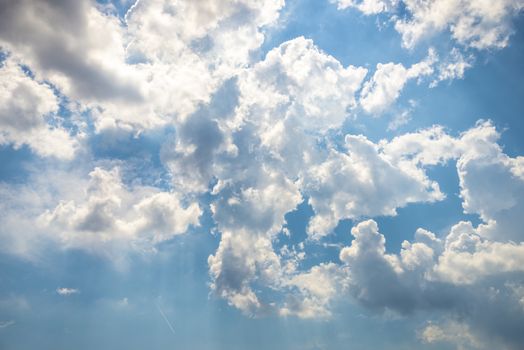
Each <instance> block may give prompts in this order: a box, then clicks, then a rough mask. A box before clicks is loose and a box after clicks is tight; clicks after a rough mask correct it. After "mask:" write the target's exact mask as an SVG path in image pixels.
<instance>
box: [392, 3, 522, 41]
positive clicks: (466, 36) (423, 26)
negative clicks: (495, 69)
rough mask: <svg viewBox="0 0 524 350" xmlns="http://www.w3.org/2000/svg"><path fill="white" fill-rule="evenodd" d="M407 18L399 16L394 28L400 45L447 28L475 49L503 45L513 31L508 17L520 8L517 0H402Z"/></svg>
mask: <svg viewBox="0 0 524 350" xmlns="http://www.w3.org/2000/svg"><path fill="white" fill-rule="evenodd" d="M403 2H404V4H405V6H406V9H407V10H408V11H409V12H410V14H411V16H410V18H409V19H398V20H397V21H396V22H395V28H396V29H397V30H398V31H399V33H400V34H401V35H402V40H403V45H404V46H406V47H413V46H414V45H415V44H416V43H417V42H418V41H420V40H422V39H423V38H425V37H428V36H432V35H435V34H436V33H439V32H442V31H445V30H449V31H450V33H451V36H452V38H453V39H455V40H456V41H457V42H458V43H460V44H462V45H465V46H470V47H473V48H477V49H489V48H503V47H505V46H506V45H507V44H508V39H509V36H510V34H511V33H512V25H511V20H512V18H513V17H515V16H516V15H517V14H518V13H519V12H520V11H521V10H522V8H523V6H524V4H523V3H522V1H520V0H502V1H496V2H488V1H483V0H454V1H447V0H436V1H421V0H404V1H403Z"/></svg>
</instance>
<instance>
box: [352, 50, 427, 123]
mask: <svg viewBox="0 0 524 350" xmlns="http://www.w3.org/2000/svg"><path fill="white" fill-rule="evenodd" d="M436 60H437V57H436V55H435V52H434V51H433V50H430V51H429V53H428V57H427V58H426V59H424V60H423V61H420V62H418V63H416V64H414V65H412V66H411V67H409V68H406V67H404V66H403V65H402V64H400V63H396V64H395V63H385V64H383V63H379V64H377V69H376V70H375V73H374V74H373V76H372V77H371V79H370V80H368V81H366V83H365V84H364V86H363V88H362V92H361V93H360V100H359V102H360V105H361V106H362V108H363V109H364V111H366V112H367V113H370V114H380V113H383V112H384V111H385V110H386V109H387V108H388V107H389V106H390V105H391V104H392V103H393V102H395V101H396V100H397V98H398V97H399V95H400V92H401V91H402V89H403V88H404V85H405V84H406V83H407V82H408V81H409V80H410V79H420V78H422V77H424V76H429V75H431V74H433V72H434V67H433V65H434V63H435V61H436Z"/></svg>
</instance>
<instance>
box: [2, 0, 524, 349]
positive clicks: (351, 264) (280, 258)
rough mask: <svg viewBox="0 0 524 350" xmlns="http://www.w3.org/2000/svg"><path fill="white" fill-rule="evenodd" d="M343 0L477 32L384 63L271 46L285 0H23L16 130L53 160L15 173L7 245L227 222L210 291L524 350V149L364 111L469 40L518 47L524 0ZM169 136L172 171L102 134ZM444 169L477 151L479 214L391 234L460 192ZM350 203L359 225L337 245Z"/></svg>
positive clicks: (482, 129) (122, 253)
mask: <svg viewBox="0 0 524 350" xmlns="http://www.w3.org/2000/svg"><path fill="white" fill-rule="evenodd" d="M332 2H335V1H332ZM336 3H337V5H338V8H339V9H341V10H342V9H346V8H350V7H354V8H357V9H358V10H360V11H361V12H363V13H364V14H366V15H371V14H379V13H381V14H386V15H387V16H390V15H391V16H392V17H391V18H392V21H393V22H394V26H395V29H396V30H397V31H398V32H399V33H400V34H401V37H402V45H403V46H404V47H406V48H409V49H412V48H413V47H414V46H415V45H416V44H418V43H419V42H421V41H422V40H424V39H425V38H429V37H431V36H434V35H437V34H439V33H441V32H445V31H449V34H450V35H451V37H452V38H453V40H454V44H453V45H451V46H456V47H453V48H451V49H450V52H449V53H447V54H445V55H441V57H440V56H439V55H437V52H436V49H433V48H430V49H429V50H428V53H427V55H426V54H424V55H426V56H425V57H424V58H422V59H420V58H418V59H416V60H414V62H416V63H414V64H411V65H409V64H405V63H402V62H388V61H386V62H381V63H378V64H377V65H376V67H375V68H374V69H369V68H365V67H363V66H354V65H351V64H343V63H341V61H339V59H337V58H336V57H334V56H333V55H330V54H329V53H328V52H326V51H324V50H322V49H321V48H319V47H318V46H317V45H316V44H315V42H314V41H313V40H312V39H308V38H306V37H304V36H298V37H296V38H294V39H291V40H287V41H284V42H281V43H277V45H276V46H275V47H270V48H265V47H264V44H267V43H268V42H269V41H266V40H267V39H268V38H269V36H268V31H267V30H268V28H269V27H271V26H277V25H282V23H281V22H279V16H280V11H281V10H282V9H283V8H284V6H285V3H284V1H282V0H228V1H219V2H217V1H211V0H209V1H207V0H202V1H167V0H150V1H136V2H135V3H134V5H132V6H131V8H130V9H129V11H128V12H127V13H126V15H125V16H124V17H123V18H119V17H117V16H116V15H115V14H114V13H112V12H111V11H109V10H108V8H107V7H104V6H102V5H100V4H97V3H95V2H92V1H88V0H82V1H79V2H77V3H75V5H71V3H70V2H68V1H51V0H43V1H38V2H35V1H29V0H23V1H3V2H2V3H1V6H0V7H1V8H2V11H0V47H1V50H2V53H5V58H3V60H2V63H1V66H0V144H1V145H2V146H5V147H12V148H13V149H15V150H17V149H19V148H20V147H23V146H26V147H28V148H29V149H30V150H31V151H32V153H33V154H34V155H36V156H37V157H36V158H38V161H41V162H42V163H39V164H38V166H35V167H34V168H31V169H30V170H28V171H27V172H28V175H27V177H28V179H27V181H21V182H16V183H14V182H9V181H2V182H0V222H1V225H0V243H1V244H0V247H1V250H2V252H3V253H11V254H15V255H18V256H23V257H25V258H29V259H31V258H33V257H35V256H38V255H39V254H45V253H42V252H45V251H46V248H48V247H50V246H52V247H53V248H58V250H60V249H64V250H83V251H87V252H90V253H92V254H95V255H102V256H104V257H106V258H108V259H110V260H116V261H118V260H119V259H123V258H122V257H126V256H127V255H132V254H137V253H138V254H150V253H154V252H156V251H157V249H158V247H159V246H160V245H161V244H162V242H166V241H169V240H172V239H173V238H174V237H175V236H178V235H183V234H186V233H188V232H191V230H192V228H194V227H196V226H199V225H200V223H201V221H204V220H202V219H206V222H210V223H209V224H207V225H208V226H206V229H208V230H209V231H213V232H214V233H216V234H217V235H218V237H219V240H220V241H219V243H218V247H217V248H216V251H214V252H212V253H211V254H210V255H209V256H208V259H207V265H208V268H209V271H208V273H209V286H210V289H211V291H212V292H213V295H215V296H218V297H220V298H223V299H225V300H226V301H227V303H228V304H229V305H231V306H233V307H235V308H237V309H239V310H240V311H241V312H243V313H245V314H247V315H250V316H263V315H267V314H273V315H280V316H282V317H299V318H328V317H330V316H332V315H333V313H334V310H333V305H334V304H335V303H336V302H340V301H341V300H351V302H356V303H359V304H361V305H363V306H364V307H367V308H368V309H370V310H372V312H378V313H382V312H393V313H395V314H397V315H400V316H401V317H409V315H412V314H414V313H425V315H428V316H427V319H428V320H431V322H429V323H426V324H424V325H423V326H421V327H423V328H421V330H420V332H419V338H420V339H421V341H423V342H426V343H435V342H440V341H443V342H451V343H455V344H458V346H463V347H473V348H482V347H487V346H503V347H505V348H507V349H517V348H518V344H522V342H523V341H524V339H523V338H522V334H524V331H523V330H522V326H521V325H522V324H524V322H523V321H524V308H523V305H524V302H523V300H524V288H523V287H522V285H523V282H522V281H523V278H524V270H523V266H524V259H523V257H524V237H523V234H522V230H521V228H520V214H521V213H522V212H524V204H523V199H524V157H521V156H510V155H508V154H506V153H505V152H504V149H503V147H502V146H501V145H500V141H499V139H500V133H499V131H497V129H496V128H495V126H494V125H493V123H492V122H490V121H482V120H481V121H479V122H478V123H477V124H476V125H475V126H473V127H472V128H471V129H469V130H466V131H464V132H462V133H460V134H453V133H451V132H450V131H449V130H447V129H446V128H445V127H443V126H440V125H433V126H429V127H425V128H422V129H418V130H413V129H411V131H410V132H408V133H404V134H400V133H398V132H396V131H395V130H396V128H397V127H398V126H399V125H400V124H402V123H404V124H406V123H408V119H409V118H408V117H407V116H403V117H402V118H404V119H399V120H398V121H397V122H396V124H395V123H393V122H392V123H390V125H391V127H390V128H389V129H388V130H387V131H389V132H392V133H391V135H393V136H391V137H389V136H388V137H387V138H383V139H380V138H378V137H376V135H367V136H366V135H363V134H362V133H365V131H368V130H366V129H365V128H363V131H362V133H358V132H355V131H354V130H355V128H357V127H358V125H359V123H364V124H365V123H366V122H367V121H368V120H370V117H372V116H375V117H376V116H380V115H382V114H386V113H387V111H388V110H389V109H392V108H394V106H395V103H396V101H397V100H398V99H399V97H400V95H401V93H402V91H403V89H404V88H405V87H406V85H407V84H408V83H409V82H412V81H415V82H416V83H417V84H420V85H419V86H422V85H424V84H422V82H426V83H427V84H426V85H428V86H429V87H433V86H435V85H437V84H438V83H439V82H441V81H444V80H453V79H460V78H463V77H464V74H465V71H466V70H467V69H468V68H469V67H471V66H472V65H473V63H474V56H473V55H471V54H470V52H471V51H468V50H471V49H479V50H480V49H494V48H498V49H500V48H503V47H505V46H507V43H508V40H509V37H510V34H511V32H512V26H511V20H512V18H514V16H516V14H517V13H519V11H520V10H521V9H522V6H523V5H522V3H521V2H520V1H513V0H504V1H500V2H497V4H487V3H486V2H483V1H477V0H475V1H473V0H468V1H466V0H460V1H459V0H457V1H441V0H437V1H411V0H410V1H408V0H406V1H402V3H403V6H404V7H405V11H406V13H407V14H408V15H407V16H398V14H397V12H396V11H397V9H398V6H399V3H400V2H399V1H385V0H384V1H383V0H365V1H351V0H339V1H337V2H336ZM273 29H275V27H273ZM457 47H458V48H457ZM2 57H3V56H2ZM349 61H351V57H349ZM424 88H426V86H424ZM410 104H411V106H412V107H413V109H415V106H416V101H413V102H410ZM374 120H376V118H375V119H374ZM384 129H385V128H384ZM147 133H150V134H148V135H154V136H155V137H154V138H155V140H154V142H153V143H154V147H151V148H153V149H154V150H153V151H151V150H148V152H149V153H154V154H153V155H152V156H151V158H152V159H153V160H151V159H147V161H148V163H147V164H150V163H152V162H156V163H158V164H156V163H155V166H156V167H157V168H158V169H155V171H153V170H151V171H149V169H147V170H148V171H143V169H141V168H140V166H141V165H142V164H138V165H137V164H136V163H139V162H142V161H145V160H146V159H145V158H144V157H143V155H142V154H141V153H140V152H135V151H134V149H131V150H126V151H128V154H131V156H130V157H134V158H133V161H131V160H130V159H129V158H126V156H121V155H120V154H113V155H109V156H104V155H100V154H99V153H97V152H96V149H95V148H96V147H94V146H93V145H94V144H96V142H97V141H98V140H104V138H111V137H113V136H114V135H120V134H126V135H131V136H130V139H131V140H130V141H129V142H130V143H133V142H138V141H137V140H140V137H141V136H142V135H144V134H147ZM157 135H161V136H158V137H156V136H157ZM111 141H112V143H113V144H115V143H119V140H118V139H117V140H111ZM97 146H100V147H102V148H103V147H105V145H97ZM126 147H127V144H126V145H122V148H126ZM109 153H110V152H109ZM115 153H116V152H115ZM135 153H137V154H135ZM139 153H140V154H139ZM146 153H147V152H146ZM149 153H148V154H149ZM141 157H142V158H141ZM48 158H51V159H48ZM136 159H138V161H137V160H136ZM41 164H43V165H41ZM439 166H449V167H450V168H453V167H454V166H456V174H457V177H458V182H459V183H458V186H459V189H460V194H459V196H460V199H461V201H462V207H463V210H464V213H465V214H470V215H474V216H477V217H478V220H479V223H478V224H477V223H472V222H470V221H466V220H464V221H459V222H453V223H450V229H449V230H447V232H445V233H444V234H436V233H432V232H430V231H428V230H426V229H425V228H424V227H421V228H419V229H418V230H416V232H415V233H414V238H413V239H412V240H406V241H404V242H403V243H402V246H401V249H400V252H398V253H393V252H389V251H388V250H387V249H386V237H385V236H384V234H382V233H381V231H380V229H379V226H378V224H377V221H378V219H377V217H383V216H390V217H393V216H396V215H397V212H398V210H399V209H400V208H405V207H407V206H409V205H413V204H419V205H422V204H430V203H435V202H438V201H442V200H444V199H445V198H446V196H449V195H453V194H449V193H444V192H443V191H442V190H441V186H440V184H439V182H438V181H437V180H436V179H434V178H432V175H434V174H433V173H432V172H431V170H432V169H434V168H435V167H439ZM157 171H158V172H162V174H163V175H164V178H162V179H160V178H158V177H159V176H158V174H157V173H156V172H157ZM144 173H145V174H144ZM165 179H167V180H165ZM164 180H165V181H164ZM301 204H303V206H304V207H307V208H308V209H309V210H310V211H311V216H310V217H306V216H304V218H303V219H302V220H303V221H308V222H307V225H305V226H306V232H305V233H304V236H307V237H305V238H304V239H303V240H302V241H300V239H301V238H298V237H295V236H294V234H295V233H291V231H290V229H289V227H288V224H289V222H288V218H289V216H288V215H289V214H290V213H292V212H293V211H295V210H297V207H299V206H300V205H301ZM343 220H350V222H351V224H352V225H353V228H352V229H351V237H350V239H351V242H350V243H349V244H347V245H346V246H343V247H341V248H340V252H339V254H338V258H333V259H324V260H322V259H320V258H318V259H317V260H315V259H316V258H317V257H316V256H312V255H313V254H312V253H311V251H312V250H313V248H314V249H319V247H322V244H323V243H325V242H326V241H327V239H329V238H331V237H333V236H334V235H335V234H334V232H335V229H336V228H337V226H338V225H339V224H340V222H341V221H343ZM391 234H396V233H395V232H391ZM284 236H286V237H287V239H288V241H285V240H284V239H283V237H284ZM294 240H296V241H294ZM283 241H285V242H286V243H282V242H283ZM35 260H36V259H35ZM78 292H79V290H77V289H74V288H58V289H57V290H56V293H58V294H59V295H62V296H67V295H71V294H75V293H78ZM126 300H127V299H126ZM436 314H438V315H440V316H441V317H440V318H435V317H434V315H436ZM485 344H488V345H485Z"/></svg>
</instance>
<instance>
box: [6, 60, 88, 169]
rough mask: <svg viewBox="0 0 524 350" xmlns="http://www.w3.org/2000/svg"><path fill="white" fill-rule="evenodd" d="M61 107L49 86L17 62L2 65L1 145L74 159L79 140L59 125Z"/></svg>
mask: <svg viewBox="0 0 524 350" xmlns="http://www.w3.org/2000/svg"><path fill="white" fill-rule="evenodd" d="M58 108H59V105H58V98H57V97H56V96H55V94H54V93H53V90H52V89H51V87H50V86H49V85H47V84H45V83H42V82H38V81H36V80H34V79H33V78H31V77H30V76H29V75H28V74H26V73H24V71H23V70H22V68H21V67H20V65H18V64H17V63H16V61H14V60H11V59H7V60H6V61H4V62H3V63H2V64H1V65H0V144H10V145H13V147H15V148H19V147H21V146H23V145H27V146H29V147H30V148H31V150H32V151H33V152H34V153H36V154H38V155H40V156H44V157H46V156H54V157H56V158H60V159H70V158H72V157H73V156H74V154H75V151H76V149H77V148H78V146H79V145H78V141H77V140H75V139H74V137H72V136H71V135H70V133H69V132H68V131H67V130H66V129H65V128H63V127H61V126H60V125H59V122H60V120H61V118H60V117H58V116H57V112H58ZM48 120H49V122H48ZM52 123H53V124H55V125H54V126H53V125H52ZM56 124H58V125H56Z"/></svg>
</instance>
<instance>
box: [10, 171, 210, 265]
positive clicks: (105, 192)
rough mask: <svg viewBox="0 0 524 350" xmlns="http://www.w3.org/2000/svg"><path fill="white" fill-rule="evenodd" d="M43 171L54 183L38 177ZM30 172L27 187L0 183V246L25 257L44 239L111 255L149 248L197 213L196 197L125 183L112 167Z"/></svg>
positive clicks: (195, 219)
mask: <svg viewBox="0 0 524 350" xmlns="http://www.w3.org/2000/svg"><path fill="white" fill-rule="evenodd" d="M39 176H41V177H39ZM48 176H53V177H54V179H55V182H54V184H49V183H47V182H46V181H45V180H44V178H47V177H48ZM34 177H35V178H34V179H33V181H34V182H33V186H31V187H29V186H26V185H23V184H21V185H18V186H7V185H2V186H1V187H0V198H2V209H3V210H2V211H3V213H2V222H3V223H4V225H3V227H2V230H1V231H0V233H1V234H2V240H3V249H4V250H7V251H8V252H12V253H15V254H19V255H21V256H24V257H27V258H29V259H31V258H33V255H35V249H37V250H38V249H39V247H40V248H41V246H42V244H45V241H42V240H48V241H52V242H56V243H58V244H59V246H60V247H62V248H74V249H84V250H87V251H90V252H92V253H94V254H101V255H105V256H107V257H109V258H113V257H114V258H115V259H116V260H117V259H119V258H121V255H123V254H125V253H126V252H133V251H135V252H136V251H138V252H142V251H151V250H154V247H155V245H156V244H157V243H159V242H162V241H165V240H168V239H171V238H172V237H174V236H175V235H179V234H183V233H185V232H186V231H187V230H188V229H189V227H190V226H197V225H198V224H199V218H200V216H201V214H202V209H201V208H200V206H199V205H198V204H197V203H195V202H191V201H186V200H185V199H183V198H182V197H181V196H180V195H178V194H176V193H173V192H164V191H162V190H160V189H158V188H154V187H148V186H142V185H133V186H126V185H125V184H124V183H123V182H122V178H121V173H120V169H119V168H118V167H113V168H110V169H104V168H100V167H96V168H95V169H94V170H92V171H91V172H90V173H89V176H88V178H87V179H85V178H83V177H82V176H80V175H79V174H78V173H71V174H68V175H66V174H63V173H61V172H56V173H53V172H51V171H48V172H44V173H43V174H40V175H34ZM14 187H17V188H14ZM21 228H24V230H23V232H25V234H19V233H18V232H19V230H20V229H21ZM27 235H30V237H31V236H34V242H33V243H30V242H31V241H32V239H31V238H30V237H27ZM36 255H37V254H36Z"/></svg>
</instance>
